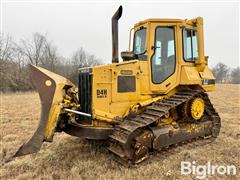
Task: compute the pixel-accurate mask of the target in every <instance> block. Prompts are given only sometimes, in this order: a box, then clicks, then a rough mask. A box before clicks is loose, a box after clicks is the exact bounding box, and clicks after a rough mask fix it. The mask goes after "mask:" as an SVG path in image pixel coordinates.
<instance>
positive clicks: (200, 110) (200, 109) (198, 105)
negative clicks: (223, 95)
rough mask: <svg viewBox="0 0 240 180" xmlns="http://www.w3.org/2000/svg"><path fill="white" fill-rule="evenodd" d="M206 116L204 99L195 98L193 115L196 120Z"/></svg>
mask: <svg viewBox="0 0 240 180" xmlns="http://www.w3.org/2000/svg"><path fill="white" fill-rule="evenodd" d="M203 114H204V101H203V99H202V98H195V99H194V100H193V102H192V104H191V115H192V117H193V118H194V119H195V120H199V119H201V117H202V116H203Z"/></svg>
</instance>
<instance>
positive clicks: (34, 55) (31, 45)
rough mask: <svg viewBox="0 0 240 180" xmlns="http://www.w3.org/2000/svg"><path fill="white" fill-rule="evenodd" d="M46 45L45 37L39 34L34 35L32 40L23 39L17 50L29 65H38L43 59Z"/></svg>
mask: <svg viewBox="0 0 240 180" xmlns="http://www.w3.org/2000/svg"><path fill="white" fill-rule="evenodd" d="M45 43H46V37H45V36H44V35H42V34H40V33H34V34H33V39H32V40H29V39H23V40H21V44H20V46H19V50H20V52H21V53H22V54H24V55H25V56H26V57H27V59H28V61H29V63H31V64H34V65H36V66H37V65H38V64H39V63H40V62H41V59H43V54H44V53H43V52H44V46H45Z"/></svg>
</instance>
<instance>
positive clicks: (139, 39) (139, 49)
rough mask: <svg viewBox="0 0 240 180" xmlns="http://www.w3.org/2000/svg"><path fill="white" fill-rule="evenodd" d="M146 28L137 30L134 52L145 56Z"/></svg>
mask: <svg viewBox="0 0 240 180" xmlns="http://www.w3.org/2000/svg"><path fill="white" fill-rule="evenodd" d="M145 43H146V28H143V29H140V30H137V31H136V32H135V34H134V43H133V52H134V54H143V53H144V52H145V49H146V48H145Z"/></svg>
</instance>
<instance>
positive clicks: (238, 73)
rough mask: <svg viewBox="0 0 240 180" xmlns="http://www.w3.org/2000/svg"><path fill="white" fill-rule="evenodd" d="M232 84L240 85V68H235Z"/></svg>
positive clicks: (232, 74) (232, 73)
mask: <svg viewBox="0 0 240 180" xmlns="http://www.w3.org/2000/svg"><path fill="white" fill-rule="evenodd" d="M231 82H232V83H233V84H240V68H239V67H237V68H234V69H233V70H232V72H231Z"/></svg>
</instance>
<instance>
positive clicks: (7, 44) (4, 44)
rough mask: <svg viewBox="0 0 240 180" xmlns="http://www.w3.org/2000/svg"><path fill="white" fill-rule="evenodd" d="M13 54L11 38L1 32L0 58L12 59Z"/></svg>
mask: <svg viewBox="0 0 240 180" xmlns="http://www.w3.org/2000/svg"><path fill="white" fill-rule="evenodd" d="M12 56H13V41H12V38H11V37H10V36H9V35H7V36H4V35H3V34H1V35H0V60H1V61H8V60H12Z"/></svg>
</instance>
